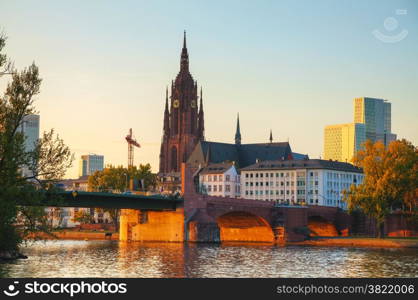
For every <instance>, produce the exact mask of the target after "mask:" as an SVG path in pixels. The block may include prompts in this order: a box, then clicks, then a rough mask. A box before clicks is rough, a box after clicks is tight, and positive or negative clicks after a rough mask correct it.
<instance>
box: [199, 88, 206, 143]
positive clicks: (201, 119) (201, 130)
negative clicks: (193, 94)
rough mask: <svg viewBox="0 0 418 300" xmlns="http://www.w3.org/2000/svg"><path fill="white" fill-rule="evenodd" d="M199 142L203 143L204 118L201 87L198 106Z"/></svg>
mask: <svg viewBox="0 0 418 300" xmlns="http://www.w3.org/2000/svg"><path fill="white" fill-rule="evenodd" d="M198 118H199V123H198V128H199V131H198V132H199V140H201V141H204V140H205V118H204V113H203V95H202V87H200V104H199V115H198Z"/></svg>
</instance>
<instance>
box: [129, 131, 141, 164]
mask: <svg viewBox="0 0 418 300" xmlns="http://www.w3.org/2000/svg"><path fill="white" fill-rule="evenodd" d="M125 139H126V141H127V142H128V168H130V167H133V165H134V147H138V148H140V147H141V145H139V143H138V142H137V141H136V139H135V138H134V137H133V134H132V128H129V134H128V135H127V136H126V137H125Z"/></svg>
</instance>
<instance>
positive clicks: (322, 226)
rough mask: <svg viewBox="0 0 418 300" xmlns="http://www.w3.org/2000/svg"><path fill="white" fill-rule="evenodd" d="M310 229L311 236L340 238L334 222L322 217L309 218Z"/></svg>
mask: <svg viewBox="0 0 418 300" xmlns="http://www.w3.org/2000/svg"><path fill="white" fill-rule="evenodd" d="M308 228H309V230H310V235H311V236H338V231H337V228H336V226H335V224H334V222H332V221H330V220H328V219H326V218H325V217H324V216H321V215H311V216H309V217H308Z"/></svg>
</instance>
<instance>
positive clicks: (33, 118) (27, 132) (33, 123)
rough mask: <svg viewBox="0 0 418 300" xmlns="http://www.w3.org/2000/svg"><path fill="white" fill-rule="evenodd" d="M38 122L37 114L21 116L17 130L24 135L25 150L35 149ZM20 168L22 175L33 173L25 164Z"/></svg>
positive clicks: (37, 136) (26, 175)
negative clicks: (20, 122)
mask: <svg viewBox="0 0 418 300" xmlns="http://www.w3.org/2000/svg"><path fill="white" fill-rule="evenodd" d="M39 124H40V116H39V115H27V116H24V117H23V120H22V124H21V125H20V126H19V128H18V131H19V132H21V133H22V134H23V135H24V137H25V151H26V152H31V151H33V150H34V149H35V146H36V143H37V142H38V139H39ZM21 170H22V175H23V176H24V177H30V176H32V175H33V174H32V172H31V171H30V170H29V169H28V167H27V166H23V167H22V169H21Z"/></svg>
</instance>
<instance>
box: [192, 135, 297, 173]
mask: <svg viewBox="0 0 418 300" xmlns="http://www.w3.org/2000/svg"><path fill="white" fill-rule="evenodd" d="M292 158H293V153H292V150H291V148H290V145H289V143H288V142H281V143H261V144H241V145H236V144H228V143H218V142H208V141H201V142H199V143H198V144H197V145H196V148H195V149H194V151H193V152H192V154H191V155H190V158H189V160H188V163H190V164H191V165H193V166H196V167H197V166H198V165H199V164H200V165H204V164H209V163H222V162H233V161H235V162H236V164H237V167H239V168H243V167H246V166H249V165H251V164H254V163H255V162H256V161H257V159H259V160H281V159H285V160H286V159H292Z"/></svg>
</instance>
